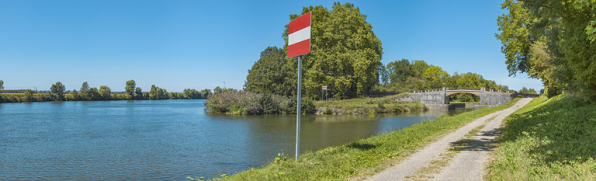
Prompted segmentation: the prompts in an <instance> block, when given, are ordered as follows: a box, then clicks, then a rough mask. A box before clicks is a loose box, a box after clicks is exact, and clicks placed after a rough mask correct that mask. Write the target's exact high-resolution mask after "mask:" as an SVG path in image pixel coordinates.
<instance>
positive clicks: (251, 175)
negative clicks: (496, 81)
mask: <svg viewBox="0 0 596 181" xmlns="http://www.w3.org/2000/svg"><path fill="white" fill-rule="evenodd" d="M517 100H518V99H516V100H514V101H510V102H509V103H508V104H507V105H502V106H497V107H490V108H483V109H479V110H475V111H471V112H466V113H462V114H459V115H456V116H442V117H439V118H437V119H436V120H428V121H423V122H421V123H418V124H414V125H412V126H410V127H407V128H404V129H401V130H397V131H393V132H390V133H387V134H382V135H379V136H374V137H371V138H367V139H361V140H356V141H353V142H350V143H347V144H345V145H341V146H334V147H328V148H325V149H322V150H319V151H316V152H307V153H304V154H302V155H300V159H299V160H298V161H297V162H296V161H294V160H288V161H277V162H272V163H271V164H269V165H267V166H265V167H263V168H252V169H250V170H247V171H244V172H240V173H238V174H236V175H233V176H231V177H229V178H225V179H223V180H349V179H350V177H353V176H357V175H360V174H363V173H367V172H370V170H375V169H379V168H383V167H384V164H386V163H388V162H387V161H389V160H391V159H393V160H397V161H399V160H402V159H403V158H404V157H406V156H408V155H410V154H412V153H414V152H415V151H416V150H417V149H419V148H421V147H424V146H425V145H427V144H430V143H431V142H434V141H435V140H436V139H437V138H439V137H441V136H442V135H444V134H446V133H448V132H451V131H453V130H455V129H457V128H460V127H462V126H464V125H466V124H467V123H469V122H471V121H473V120H475V119H476V118H479V117H482V116H485V115H487V114H490V113H492V112H495V111H497V110H502V109H505V108H507V107H510V106H512V105H513V104H514V103H515V102H517ZM391 163H396V162H393V161H392V162H391Z"/></svg>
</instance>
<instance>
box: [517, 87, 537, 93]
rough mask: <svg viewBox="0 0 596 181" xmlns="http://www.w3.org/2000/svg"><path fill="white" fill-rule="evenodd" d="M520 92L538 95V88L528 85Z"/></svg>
mask: <svg viewBox="0 0 596 181" xmlns="http://www.w3.org/2000/svg"><path fill="white" fill-rule="evenodd" d="M518 93H520V94H531V95H537V93H536V90H534V89H533V88H530V89H528V88H526V87H522V89H520V90H519V92H518Z"/></svg>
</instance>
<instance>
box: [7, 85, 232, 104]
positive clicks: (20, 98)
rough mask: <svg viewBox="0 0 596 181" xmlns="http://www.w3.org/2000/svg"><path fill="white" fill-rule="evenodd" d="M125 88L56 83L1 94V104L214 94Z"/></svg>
mask: <svg viewBox="0 0 596 181" xmlns="http://www.w3.org/2000/svg"><path fill="white" fill-rule="evenodd" d="M124 88H125V90H126V91H125V93H112V90H111V88H110V87H108V86H105V85H102V86H100V87H99V89H98V88H97V87H90V86H89V84H88V83H87V82H83V84H82V85H81V88H79V90H77V89H73V90H72V91H67V90H66V86H64V84H62V83H61V82H56V83H55V84H52V86H51V87H50V91H48V92H43V93H41V92H36V91H33V90H31V89H27V90H25V91H24V92H23V93H22V94H0V102H42V101H99V100H161V99H206V98H208V97H209V96H211V94H212V92H211V90H210V89H204V90H201V91H198V90H196V89H190V88H187V89H184V91H183V92H182V93H178V92H169V93H168V91H167V90H166V89H163V88H160V87H157V86H155V85H151V89H150V90H149V92H143V89H142V88H141V87H136V83H135V81H134V80H129V81H127V82H126V86H125V87H124ZM3 89H4V81H2V80H0V91H2V90H3ZM216 91H220V92H223V90H222V89H221V88H219V87H216Z"/></svg>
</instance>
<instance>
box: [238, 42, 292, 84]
mask: <svg viewBox="0 0 596 181" xmlns="http://www.w3.org/2000/svg"><path fill="white" fill-rule="evenodd" d="M285 57H286V53H285V52H284V51H283V49H281V48H277V47H267V48H266V49H265V50H263V51H262V52H261V57H260V58H259V60H257V62H255V64H254V65H253V66H252V68H251V69H250V70H248V76H246V90H248V91H250V92H255V93H274V94H278V95H285V96H291V95H293V94H295V92H296V79H297V75H296V73H297V72H296V69H294V68H293V67H292V64H290V62H289V61H288V60H286V58H285Z"/></svg>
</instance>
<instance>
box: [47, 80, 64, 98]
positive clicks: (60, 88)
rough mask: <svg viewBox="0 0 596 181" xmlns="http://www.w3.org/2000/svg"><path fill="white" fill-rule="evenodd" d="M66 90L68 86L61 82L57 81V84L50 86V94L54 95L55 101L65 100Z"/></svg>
mask: <svg viewBox="0 0 596 181" xmlns="http://www.w3.org/2000/svg"><path fill="white" fill-rule="evenodd" d="M64 90H66V87H65V86H64V85H63V84H62V83H61V82H56V83H55V84H52V87H51V88H50V94H51V95H52V99H53V100H54V101H63V100H64Z"/></svg>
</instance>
